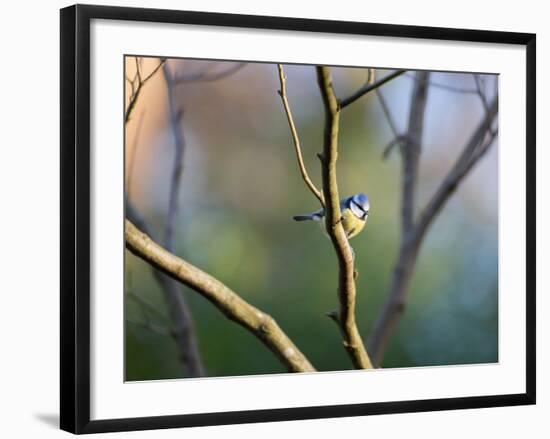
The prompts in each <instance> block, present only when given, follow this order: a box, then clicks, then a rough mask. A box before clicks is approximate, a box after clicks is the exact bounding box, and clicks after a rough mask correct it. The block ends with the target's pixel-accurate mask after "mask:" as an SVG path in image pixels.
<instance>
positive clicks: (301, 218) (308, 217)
mask: <svg viewBox="0 0 550 439" xmlns="http://www.w3.org/2000/svg"><path fill="white" fill-rule="evenodd" d="M292 218H293V219H294V221H308V220H313V219H314V215H312V214H309V215H294V216H293V217H292Z"/></svg>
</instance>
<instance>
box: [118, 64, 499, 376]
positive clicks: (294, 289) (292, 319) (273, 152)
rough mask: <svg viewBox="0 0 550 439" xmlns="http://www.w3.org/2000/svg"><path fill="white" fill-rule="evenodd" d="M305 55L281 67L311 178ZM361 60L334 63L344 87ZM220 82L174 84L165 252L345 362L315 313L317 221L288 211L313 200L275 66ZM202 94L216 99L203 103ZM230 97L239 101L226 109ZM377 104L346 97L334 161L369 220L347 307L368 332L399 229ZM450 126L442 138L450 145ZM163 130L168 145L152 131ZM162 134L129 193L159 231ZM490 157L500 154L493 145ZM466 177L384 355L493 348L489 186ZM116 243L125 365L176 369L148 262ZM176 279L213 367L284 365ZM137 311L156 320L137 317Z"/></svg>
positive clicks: (324, 282) (403, 101)
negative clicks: (479, 191) (352, 302)
mask: <svg viewBox="0 0 550 439" xmlns="http://www.w3.org/2000/svg"><path fill="white" fill-rule="evenodd" d="M311 70H312V69H311V68H307V67H299V66H295V67H292V68H289V69H288V70H287V74H288V78H289V79H288V83H289V91H288V93H289V98H290V102H291V106H292V108H293V111H294V113H295V119H296V122H297V124H298V130H299V133H300V136H301V139H302V143H303V153H304V157H305V159H306V164H307V166H308V169H309V172H310V174H311V176H312V178H313V179H314V180H315V181H317V182H319V181H320V178H319V166H318V163H317V159H316V157H315V153H316V152H317V151H319V149H320V145H321V142H322V130H323V126H322V120H323V119H322V117H323V116H322V108H321V106H320V105H319V97H318V92H317V90H316V88H315V87H316V85H315V81H314V75H313V73H312V71H311ZM355 70H356V69H355ZM239 75H240V76H239ZM357 75H358V73H357V72H356V71H354V72H351V73H349V74H347V72H346V71H345V70H344V69H340V70H339V71H338V72H337V74H336V75H335V77H336V79H337V80H339V81H345V80H347V81H349V83H350V84H351V85H350V87H352V86H353V85H354V84H357V82H356V78H357ZM447 76H452V75H447ZM457 80H458V79H457ZM461 80H464V78H462V79H461ZM354 81H355V82H354ZM401 81H402V82H401V84H400V85H399V87H400V88H396V90H397V91H398V92H396V91H394V93H393V94H392V96H393V95H397V96H398V98H396V99H394V103H393V105H394V107H396V108H397V109H398V110H399V109H401V110H403V108H402V107H406V106H407V105H408V98H409V91H408V90H409V89H408V88H407V84H408V82H407V79H405V78H403V79H402V80H401ZM216 87H217V88H216ZM216 87H213V86H210V85H208V84H206V85H200V86H199V85H196V86H195V89H194V90H190V91H187V92H186V93H187V94H186V93H182V95H181V97H180V99H181V102H182V104H183V105H184V106H185V108H186V118H185V119H184V121H185V122H184V132H185V134H186V138H187V151H186V157H191V158H190V159H189V160H188V161H187V162H186V163H185V165H184V174H185V178H184V182H183V186H182V190H181V191H182V200H181V213H180V215H179V223H178V233H177V247H176V251H175V253H176V254H178V255H179V256H181V257H182V258H184V259H186V260H188V261H189V262H191V263H193V264H195V265H196V266H198V267H200V268H201V269H203V270H205V271H207V272H209V273H211V274H212V275H213V276H215V277H217V278H218V279H220V280H221V281H222V282H224V283H225V284H227V285H228V286H229V287H231V288H232V289H233V290H234V291H236V292H238V293H239V294H240V295H241V296H242V297H243V298H244V299H245V300H247V301H249V302H250V303H252V304H253V305H254V306H257V307H258V308H260V309H262V310H263V311H265V312H267V313H269V314H271V315H272V316H273V317H274V318H275V319H276V320H277V322H278V323H279V325H280V326H281V327H282V328H283V330H284V331H285V332H286V333H287V334H288V335H289V336H290V338H291V339H292V340H293V341H294V342H295V343H296V344H297V346H298V347H299V348H300V349H301V350H302V351H303V352H304V353H305V355H306V356H308V358H309V359H310V360H311V362H312V363H313V364H314V366H315V367H316V368H317V369H318V370H321V371H331V370H344V369H350V368H351V364H350V361H349V359H348V357H347V355H346V353H345V350H344V348H343V346H342V344H341V339H340V333H339V331H338V330H337V328H336V326H335V325H334V322H332V321H331V320H330V319H329V318H327V317H326V316H325V313H326V312H328V311H331V310H333V309H335V308H336V307H337V298H336V284H337V264H336V259H335V255H334V252H333V249H332V246H331V244H330V241H329V240H328V239H327V238H326V237H325V236H324V235H323V234H322V233H321V231H320V229H319V227H318V226H316V225H315V224H312V223H295V222H293V221H292V219H291V217H292V215H294V214H297V213H304V212H308V211H311V210H314V209H317V208H318V205H317V204H316V200H315V198H314V197H313V196H312V195H311V193H310V192H308V190H307V189H306V187H305V185H304V184H303V182H302V180H301V178H300V175H299V172H298V169H297V165H296V161H295V156H294V151H293V148H292V144H291V138H290V134H289V131H288V127H287V125H286V120H285V119H284V113H283V112H282V108H281V107H280V102H279V101H278V99H279V98H278V96H277V94H276V90H277V85H276V76H275V70H274V67H273V66H272V65H271V66H264V65H255V66H251V67H247V68H246V69H243V71H242V73H239V74H237V75H235V78H231V79H228V80H226V81H224V83H223V84H218V85H216ZM244 87H246V89H245V90H243V88H244ZM388 87H392V85H391V84H390V85H389V86H388ZM394 87H398V86H397V85H396V86H394ZM250 88H251V89H252V91H250V90H249V89H250ZM205 90H210V93H211V94H210V95H208V94H205ZM212 90H213V91H212ZM254 91H256V93H253V92H254ZM342 93H344V92H342ZM452 98H453V97H450V98H448V99H452ZM205 103H206V104H212V103H215V104H216V107H217V108H216V109H212V108H210V110H211V111H210V110H208V107H204V105H206V104H205ZM237 104H238V105H239V107H238V108H239V110H238V111H234V106H235V105H237ZM232 108H233V111H232V110H231V109H232ZM375 108H376V100H375V98H374V97H373V96H368V97H366V98H363V100H362V102H361V104H357V105H352V106H350V107H349V108H348V109H346V111H345V113H344V114H343V116H342V121H341V124H342V125H341V137H340V156H339V164H338V176H339V182H340V191H341V196H346V195H350V194H352V193H355V192H359V191H363V192H365V193H367V194H368V195H369V198H370V200H371V215H370V216H369V222H368V224H367V227H366V228H365V231H364V232H363V233H362V234H361V235H359V236H358V237H356V238H355V239H354V240H352V242H351V243H352V246H353V247H354V250H355V253H356V260H357V267H358V271H359V277H358V279H357V291H358V298H357V321H358V324H359V326H360V331H361V333H362V334H363V336H364V338H365V339H367V338H368V334H369V330H370V328H371V326H372V324H373V321H374V319H375V318H376V315H377V312H378V310H379V308H380V306H381V304H382V302H383V300H384V298H385V295H386V294H387V291H388V288H389V281H390V277H391V271H392V268H393V264H394V262H395V258H396V255H397V246H398V239H399V236H398V233H399V232H398V224H399V182H400V162H399V157H398V153H397V151H394V154H393V156H392V157H391V158H390V159H389V160H388V161H383V160H382V158H381V151H382V150H383V147H384V145H385V144H386V143H387V142H388V141H389V140H390V138H389V137H388V134H387V128H385V127H384V120H383V119H382V118H381V117H380V114H378V113H377V112H376V110H375ZM195 109H196V111H195ZM163 111H164V110H163ZM428 111H438V108H434V107H433V106H432V107H428ZM214 127H215V128H214ZM166 130H167V127H166V125H162V124H161V125H160V126H159V132H163V131H166ZM456 131H457V133H455V134H453V135H454V136H459V135H463V130H462V127H457V129H456ZM457 139H458V140H457V141H456V142H454V143H456V144H458V145H460V144H461V140H460V139H461V138H460V137H457ZM162 142H164V143H166V144H167V145H168V146H167V147H166V149H161V148H160V147H159V146H156V145H157V143H162ZM450 143H452V142H447V143H443V144H442V145H443V146H442V147H446V146H445V145H448V144H450ZM169 146H170V139H169V138H168V139H167V138H166V136H165V137H162V136H160V135H159V136H157V137H153V140H151V141H150V142H149V147H150V148H153V150H154V151H156V152H155V154H153V155H150V156H148V159H147V161H146V162H145V164H144V165H143V166H144V167H145V168H149V167H152V168H155V167H160V170H158V171H157V173H155V172H151V171H148V174H147V173H145V172H143V171H142V173H143V176H142V178H140V179H136V180H139V181H141V182H142V187H147V190H142V191H141V195H140V198H139V199H138V200H137V204H139V205H140V207H141V208H142V212H143V213H144V214H145V216H146V217H147V218H148V220H149V221H150V223H151V224H152V225H153V227H154V229H155V231H156V232H157V236H162V234H161V233H160V232H161V230H162V226H163V221H164V214H163V205H162V203H156V202H155V200H156V198H157V197H159V198H160V199H165V197H166V191H167V189H166V188H167V186H166V177H165V176H166V175H167V172H166V169H165V168H163V166H164V167H165V166H166V163H170V161H169V160H170V157H171V155H170V147H169ZM155 148H157V149H155ZM159 151H163V152H162V154H163V155H164V156H166V157H167V158H166V159H165V161H164V162H163V161H162V160H161V161H160V162H159V161H157V160H156V157H158V155H159V154H160V152H159ZM456 154H457V151H456V150H452V151H451V152H449V156H452V157H454V156H456ZM193 157H195V158H193ZM166 160H167V161H166ZM426 160H429V156H428V157H424V156H423V157H422V166H424V164H425V163H426ZM486 160H494V161H496V155H491V156H488V158H487V159H486ZM159 163H160V164H159ZM432 166H434V165H433V163H432ZM436 166H437V164H436ZM441 166H442V167H445V169H448V167H449V165H448V164H444V163H443V164H441ZM135 172H139V171H137V170H136V171H135ZM146 175H149V176H150V177H148V178H150V179H149V180H147V177H146ZM151 175H152V177H151ZM159 176H162V177H159ZM421 178H422V181H421V182H420V185H421V187H422V188H424V187H425V188H427V189H426V191H427V192H428V195H429V194H430V193H431V191H433V190H434V189H435V187H436V185H437V182H438V181H439V180H438V178H435V177H433V176H432V175H430V174H428V175H421ZM157 180H159V181H161V182H162V183H158V182H157V183H155V181H157ZM488 180H489V185H488V186H487V185H486V186H485V187H484V189H485V190H486V191H490V192H493V193H495V192H496V191H497V176H496V174H494V176H490V177H488ZM470 192H471V193H470V194H468V193H467V191H466V190H463V189H462V188H460V189H459V191H458V192H457V194H455V195H454V196H453V199H452V200H451V202H450V203H449V204H448V205H447V206H446V207H445V208H444V211H443V212H442V214H441V215H440V216H439V217H438V218H437V219H436V221H435V223H434V225H433V227H432V228H431V229H430V231H429V233H428V236H427V238H426V240H425V242H424V243H423V246H422V250H421V253H420V257H419V261H418V266H417V270H416V272H415V275H414V279H413V283H412V285H411V290H410V295H409V297H410V300H409V302H408V307H407V309H406V313H405V315H404V318H403V319H402V320H401V322H400V324H399V327H398V330H397V332H396V333H395V335H394V336H393V338H392V340H391V343H390V345H389V349H388V352H387V354H386V357H385V360H384V363H383V366H384V367H413V366H431V365H450V364H470V363H485V362H495V361H498V313H497V309H498V303H497V300H498V240H497V238H498V234H497V210H498V209H497V206H496V201H494V202H493V204H491V203H490V202H487V201H486V200H485V201H482V202H481V204H482V208H479V206H478V205H479V204H480V202H479V200H476V198H475V197H476V196H477V195H476V190H475V189H474V190H473V191H472V190H470ZM425 199H426V197H425V196H424V197H422V199H421V202H422V201H423V200H425ZM495 200H496V197H495ZM476 206H478V207H476ZM125 257H126V268H125V270H126V273H125V276H126V285H125V290H126V300H125V304H126V305H125V314H126V315H125V319H126V323H125V330H126V352H125V355H126V378H127V380H150V379H166V378H178V377H182V376H184V375H183V370H182V365H181V363H180V362H179V360H178V349H177V347H176V345H175V342H174V340H173V339H172V338H171V337H170V336H168V335H166V334H165V332H166V331H168V330H169V323H168V321H169V320H168V317H167V315H168V313H167V310H166V308H165V304H164V301H163V296H162V293H161V291H160V289H159V286H158V284H157V283H156V281H155V279H154V278H153V276H152V273H151V270H150V268H149V267H148V266H147V265H146V264H145V263H144V262H142V261H141V260H139V259H137V258H136V257H134V256H133V255H131V254H130V253H128V252H126V256H125ZM182 291H183V294H185V295H186V297H187V298H188V301H189V304H190V306H191V309H192V312H193V316H194V321H195V325H196V331H197V334H198V338H199V345H200V350H201V354H202V357H203V361H204V364H205V367H206V369H207V372H208V375H209V376H228V375H251V374H265V373H281V372H285V370H284V368H283V367H282V366H281V364H280V363H279V362H278V361H277V359H276V358H275V356H274V355H273V354H272V353H271V352H270V351H268V350H267V349H266V348H265V347H264V346H263V345H262V344H261V343H260V342H259V341H258V340H257V339H256V338H255V337H253V336H252V335H250V334H249V333H248V332H247V331H245V330H244V329H242V328H241V327H239V326H237V325H236V324H234V323H233V322H231V321H229V320H228V319H227V318H225V316H223V315H222V314H221V313H220V312H219V311H218V310H217V309H216V308H215V307H214V306H212V304H210V303H209V302H207V301H206V300H205V299H203V298H202V297H200V296H199V295H198V294H196V293H195V292H193V291H191V290H189V289H188V288H186V287H183V288H182ZM133 296H138V297H139V298H141V300H142V301H146V302H147V305H146V306H145V305H143V304H142V303H141V302H140V301H139V300H136V299H135V297H133ZM145 322H148V324H149V326H153V327H154V328H156V329H158V330H152V329H151V328H146V327H145V326H146V325H144V323H145Z"/></svg>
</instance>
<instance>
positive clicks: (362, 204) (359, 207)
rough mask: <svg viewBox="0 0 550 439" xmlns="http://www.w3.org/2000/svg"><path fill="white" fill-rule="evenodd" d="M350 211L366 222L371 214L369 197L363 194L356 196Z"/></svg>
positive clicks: (352, 198)
mask: <svg viewBox="0 0 550 439" xmlns="http://www.w3.org/2000/svg"><path fill="white" fill-rule="evenodd" d="M350 209H351V210H352V211H353V213H354V214H355V215H356V216H357V217H358V218H360V219H362V220H366V219H367V216H368V214H369V209H370V203H369V197H367V196H366V195H365V194H363V193H361V192H360V193H358V194H355V195H354V196H352V197H351V200H350Z"/></svg>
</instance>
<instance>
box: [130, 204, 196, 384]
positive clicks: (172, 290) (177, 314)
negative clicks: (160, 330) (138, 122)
mask: <svg viewBox="0 0 550 439" xmlns="http://www.w3.org/2000/svg"><path fill="white" fill-rule="evenodd" d="M126 217H127V218H128V219H129V220H130V221H132V222H133V223H135V224H136V225H137V226H138V227H139V228H140V229H141V230H143V232H144V233H146V234H147V235H149V236H152V235H151V231H150V229H149V226H148V225H147V222H146V221H145V219H144V218H143V217H142V216H141V215H140V214H139V212H138V211H137V210H136V209H135V207H134V206H133V205H132V204H131V203H130V202H129V201H127V202H126ZM151 269H152V271H153V274H154V276H155V279H156V280H157V282H158V283H159V285H160V286H161V289H162V292H163V294H164V300H165V301H166V308H167V309H168V312H169V313H170V320H171V322H172V331H171V334H172V335H173V337H174V339H175V340H176V344H177V346H178V349H179V353H180V358H181V361H182V362H183V364H184V366H185V368H186V369H187V372H188V374H189V376H190V377H201V376H204V375H205V370H204V366H203V364H202V359H201V355H200V351H199V346H198V342H197V337H196V334H195V325H194V324H193V317H192V315H191V311H190V309H189V305H188V304H187V301H186V300H185V296H184V295H183V294H182V292H181V291H180V288H179V285H178V283H177V282H176V281H175V280H174V279H171V278H170V277H168V276H166V275H165V274H164V273H162V272H160V271H159V270H156V269H154V268H153V267H151Z"/></svg>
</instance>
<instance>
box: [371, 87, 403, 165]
mask: <svg viewBox="0 0 550 439" xmlns="http://www.w3.org/2000/svg"><path fill="white" fill-rule="evenodd" d="M376 97H377V98H378V102H380V106H381V107H382V112H383V113H384V117H385V118H386V121H387V122H388V125H389V127H390V129H391V132H392V134H393V140H392V141H391V142H389V143H388V145H387V146H386V147H385V148H384V152H383V153H382V157H383V158H384V159H387V158H388V157H389V155H390V152H391V150H392V148H393V147H394V146H396V145H400V146H403V145H404V144H405V141H406V137H405V136H402V135H401V134H399V131H398V130H397V124H396V123H395V120H394V118H393V116H392V115H391V112H390V108H389V106H388V103H387V102H386V98H385V97H384V95H383V94H382V90H380V89H379V88H378V89H376Z"/></svg>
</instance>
